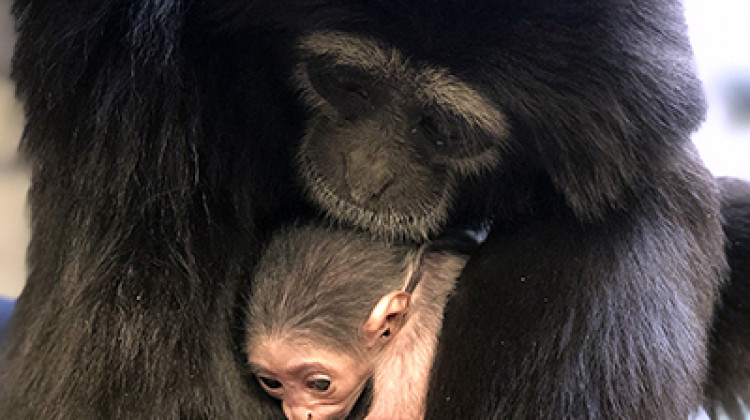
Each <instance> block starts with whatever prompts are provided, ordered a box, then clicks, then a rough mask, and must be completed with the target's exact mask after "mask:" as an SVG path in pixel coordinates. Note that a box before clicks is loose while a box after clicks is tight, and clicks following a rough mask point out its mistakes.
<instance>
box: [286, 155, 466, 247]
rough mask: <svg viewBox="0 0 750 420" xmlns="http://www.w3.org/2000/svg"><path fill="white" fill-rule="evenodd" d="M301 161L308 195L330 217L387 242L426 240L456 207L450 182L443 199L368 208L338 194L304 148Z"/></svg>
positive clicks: (442, 193)
mask: <svg viewBox="0 0 750 420" xmlns="http://www.w3.org/2000/svg"><path fill="white" fill-rule="evenodd" d="M297 161H298V168H299V169H300V176H301V177H302V180H303V182H304V185H305V187H306V190H307V193H308V196H309V197H310V199H311V200H313V201H314V202H316V203H318V204H319V206H320V207H322V208H323V210H325V212H326V214H327V215H328V216H329V217H331V218H332V219H334V220H337V221H342V222H348V223H352V224H354V225H355V226H357V227H360V228H362V229H366V230H368V231H370V232H371V233H372V234H374V235H376V236H378V237H382V238H385V239H387V240H392V241H394V240H411V241H417V242H422V241H424V240H426V239H427V238H428V237H429V235H430V234H431V233H434V232H436V231H438V230H440V229H441V228H442V227H443V225H444V224H445V222H446V220H447V218H448V211H449V210H450V208H451V207H452V202H451V197H452V191H453V189H454V188H453V187H452V186H451V185H452V183H446V184H447V185H446V186H445V188H442V189H440V190H439V191H440V192H439V197H438V198H437V199H436V200H430V202H426V201H420V200H417V199H409V201H407V203H408V204H409V206H405V207H404V208H403V209H399V208H394V207H393V206H391V205H388V204H383V205H378V206H377V207H376V208H373V207H367V206H365V205H363V204H359V203H356V202H355V201H354V200H350V199H349V198H347V197H345V196H344V195H342V194H340V193H338V192H337V190H336V188H334V187H332V186H331V183H330V182H328V180H327V179H326V177H325V176H323V175H322V174H321V173H320V172H319V171H318V170H317V169H316V166H315V164H314V163H313V162H312V160H311V159H310V158H309V156H308V155H307V154H306V153H305V151H304V148H303V149H301V150H300V152H299V153H298V156H297Z"/></svg>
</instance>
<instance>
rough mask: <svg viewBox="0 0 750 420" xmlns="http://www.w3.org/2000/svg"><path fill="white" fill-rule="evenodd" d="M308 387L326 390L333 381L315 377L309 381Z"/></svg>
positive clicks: (319, 390)
mask: <svg viewBox="0 0 750 420" xmlns="http://www.w3.org/2000/svg"><path fill="white" fill-rule="evenodd" d="M306 385H307V387H308V388H310V389H312V390H314V391H318V392H325V391H328V389H329V388H330V387H331V381H330V380H328V379H313V380H310V381H307V384H306Z"/></svg>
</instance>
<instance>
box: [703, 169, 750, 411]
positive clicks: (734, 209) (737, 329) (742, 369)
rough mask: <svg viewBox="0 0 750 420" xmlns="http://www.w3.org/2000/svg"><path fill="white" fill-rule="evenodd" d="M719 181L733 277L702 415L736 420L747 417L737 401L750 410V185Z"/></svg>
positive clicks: (719, 319)
mask: <svg viewBox="0 0 750 420" xmlns="http://www.w3.org/2000/svg"><path fill="white" fill-rule="evenodd" d="M719 181H720V186H721V190H722V207H721V208H722V211H721V213H722V216H723V217H724V232H725V233H726V236H727V241H726V251H727V261H728V263H729V266H730V268H731V276H730V278H729V282H728V283H726V284H725V285H724V286H723V287H722V289H721V299H720V301H719V304H718V306H717V308H716V313H715V316H714V327H713V329H712V331H711V363H710V371H709V377H708V378H709V381H708V385H707V387H706V398H707V402H706V411H708V412H709V414H710V415H712V416H713V417H714V418H718V416H719V411H718V409H719V407H721V408H722V409H723V410H724V411H725V412H726V413H727V414H728V415H729V417H730V418H732V419H737V420H740V419H744V418H745V414H744V413H743V411H742V408H741V405H740V401H742V403H743V404H744V405H745V407H747V406H750V301H748V296H750V182H747V181H742V180H739V179H734V178H720V179H719Z"/></svg>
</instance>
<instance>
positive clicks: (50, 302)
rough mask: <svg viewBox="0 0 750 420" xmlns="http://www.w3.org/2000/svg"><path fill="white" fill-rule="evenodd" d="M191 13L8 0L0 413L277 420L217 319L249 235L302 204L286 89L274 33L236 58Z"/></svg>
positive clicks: (179, 7) (249, 38)
mask: <svg viewBox="0 0 750 420" xmlns="http://www.w3.org/2000/svg"><path fill="white" fill-rule="evenodd" d="M200 5H201V4H199V3H198V2H186V1H179V0H167V1H155V0H134V1H112V2H101V1H93V0H92V1H75V2H37V1H27V0H19V1H17V2H16V4H15V5H14V9H13V10H14V14H15V16H16V18H17V22H18V30H19V37H18V44H17V49H16V55H15V59H14V69H13V75H14V78H15V79H16V81H17V83H18V91H19V94H20V97H21V99H22V100H23V101H24V102H25V107H26V108H25V109H26V116H27V119H28V124H27V128H26V132H25V135H24V139H23V143H22V149H23V152H24V154H25V156H26V157H27V159H28V160H29V162H30V164H31V169H32V187H31V190H30V193H29V200H30V205H31V214H32V216H31V217H32V239H31V245H30V248H29V257H28V258H29V267H30V273H29V277H28V281H27V285H26V287H25V289H24V291H23V293H22V295H21V296H20V298H19V300H18V303H17V306H16V312H15V315H14V318H13V320H12V321H11V322H12V324H11V326H10V328H9V330H8V332H7V336H6V342H5V347H4V349H3V353H2V359H1V361H0V412H2V413H3V416H4V418H8V419H28V418H80V419H83V418H128V419H132V418H259V417H261V416H264V415H270V414H271V413H279V411H278V410H277V409H273V411H268V410H266V409H265V408H264V407H265V402H258V401H256V400H258V399H259V398H261V399H263V400H260V401H265V397H263V396H262V393H261V392H260V391H259V390H258V388H257V386H254V385H253V384H252V382H249V381H248V378H246V377H243V376H242V374H241V372H243V369H242V367H241V366H242V360H241V358H240V357H241V356H240V351H239V348H240V347H239V339H238V337H236V336H235V335H236V334H238V333H236V331H240V329H239V328H236V329H233V326H235V327H237V326H239V325H240V324H238V323H237V324H235V313H234V312H233V309H232V308H233V307H234V303H235V300H236V289H235V287H234V285H235V282H236V279H237V278H238V276H241V275H244V274H246V268H248V267H249V266H251V265H252V263H253V261H254V258H255V254H256V253H257V251H258V249H259V248H260V241H261V240H262V239H263V237H264V236H263V235H264V231H265V230H266V229H268V230H270V229H272V228H273V227H274V225H275V223H276V220H283V219H284V218H285V217H287V216H288V215H289V213H290V212H291V211H290V210H285V209H295V208H296V209H299V208H300V207H299V206H298V205H297V204H296V200H295V199H293V198H292V199H289V200H287V198H284V197H287V196H289V197H296V196H297V195H299V194H295V193H292V194H289V193H288V192H287V191H291V190H292V187H289V185H290V184H291V183H290V182H288V181H287V178H288V177H289V175H290V170H289V168H288V165H287V162H288V161H289V160H290V158H289V157H288V155H287V150H286V141H287V140H288V139H290V138H293V136H295V135H296V133H294V127H295V125H294V124H292V123H290V122H289V121H287V120H286V116H284V115H282V114H283V113H282V112H279V109H284V108H281V107H283V106H285V105H288V104H289V103H291V101H292V97H291V96H289V95H288V94H286V93H283V92H281V91H276V90H275V89H277V88H278V87H280V86H283V85H284V83H282V82H278V81H275V80H274V79H275V78H276V77H277V76H276V74H277V73H278V71H276V70H275V69H274V65H273V64H272V61H273V60H274V56H273V54H272V53H270V52H269V51H271V50H270V49H269V45H268V44H269V43H270V42H272V41H270V40H269V39H265V38H263V37H261V36H254V35H251V34H247V35H246V37H245V39H243V40H242V42H243V48H242V49H239V48H237V43H238V42H239V40H238V39H236V38H235V39H228V38H222V37H220V36H219V35H217V34H216V33H212V32H211V26H210V25H209V24H208V23H207V22H206V21H203V20H202V18H203V17H204V16H206V15H207V13H205V11H204V10H200V9H197V7H198V6H200ZM258 63H264V65H262V66H261V65H258ZM275 104H281V105H275ZM276 124H278V126H276ZM266 133H273V140H274V141H273V142H266V141H265V135H266ZM266 143H268V144H266ZM271 168H273V170H269V169H271ZM261 174H262V176H261ZM269 174H271V175H270V176H269ZM285 200H286V201H285ZM257 226H261V227H262V229H260V228H257ZM253 395H255V397H253ZM269 404H271V403H270V401H269ZM272 406H273V405H272V404H271V405H269V407H272Z"/></svg>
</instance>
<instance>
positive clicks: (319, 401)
mask: <svg viewBox="0 0 750 420" xmlns="http://www.w3.org/2000/svg"><path fill="white" fill-rule="evenodd" d="M248 362H249V364H250V368H251V369H252V372H253V374H254V375H255V377H256V378H257V379H258V382H260V385H261V386H262V387H263V389H264V390H265V391H266V392H267V393H268V394H270V395H271V396H272V397H274V398H277V399H279V400H281V403H282V407H283V409H284V414H285V415H286V417H287V418H288V419H290V420H318V419H328V420H339V419H344V418H345V417H346V416H347V415H348V414H349V412H350V411H351V410H352V408H353V407H354V404H355V403H356V402H357V399H358V398H359V395H360V394H361V393H362V389H363V388H364V386H365V384H366V383H367V380H368V379H369V378H370V376H371V375H372V362H371V361H370V360H360V359H358V358H356V357H352V356H351V355H348V354H344V353H341V352H335V351H331V350H328V349H325V348H320V347H315V346H314V345H312V344H298V343H290V342H286V341H282V340H280V339H269V340H266V341H263V342H261V343H259V344H258V345H256V346H254V347H253V348H251V349H248Z"/></svg>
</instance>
